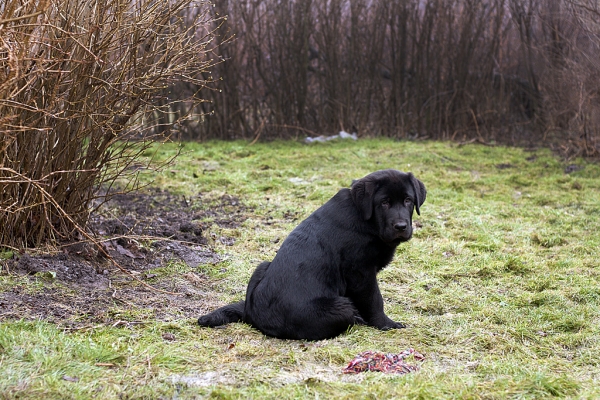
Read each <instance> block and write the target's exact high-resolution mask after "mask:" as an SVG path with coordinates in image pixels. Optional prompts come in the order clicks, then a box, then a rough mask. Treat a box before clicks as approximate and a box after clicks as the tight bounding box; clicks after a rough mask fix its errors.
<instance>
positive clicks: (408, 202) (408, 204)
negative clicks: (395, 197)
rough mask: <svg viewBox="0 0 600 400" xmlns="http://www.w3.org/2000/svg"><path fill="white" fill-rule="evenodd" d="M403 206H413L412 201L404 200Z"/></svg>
mask: <svg viewBox="0 0 600 400" xmlns="http://www.w3.org/2000/svg"><path fill="white" fill-rule="evenodd" d="M404 204H405V205H406V206H411V205H412V204H413V201H412V199H410V198H408V197H407V198H406V199H404Z"/></svg>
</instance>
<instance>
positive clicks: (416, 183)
mask: <svg viewBox="0 0 600 400" xmlns="http://www.w3.org/2000/svg"><path fill="white" fill-rule="evenodd" d="M408 176H409V177H410V183H411V184H412V187H413V189H414V190H415V196H416V197H417V199H416V200H417V201H416V202H415V210H416V211H417V214H418V215H421V212H420V210H419V207H421V205H422V204H423V203H424V202H425V197H427V190H426V189H425V185H423V182H421V181H420V180H418V179H417V178H415V176H414V175H413V174H412V172H409V173H408Z"/></svg>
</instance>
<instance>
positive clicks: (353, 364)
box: [343, 349, 425, 374]
mask: <svg viewBox="0 0 600 400" xmlns="http://www.w3.org/2000/svg"><path fill="white" fill-rule="evenodd" d="M411 356H412V358H413V359H414V360H415V361H423V360H424V359H425V356H424V355H422V354H421V353H419V352H417V351H415V349H407V350H404V351H403V352H402V353H399V354H392V353H382V352H379V351H364V352H362V353H360V354H359V355H357V356H356V357H354V359H353V360H352V361H350V362H349V363H348V366H347V367H346V368H344V370H343V372H344V373H345V374H358V373H360V372H366V371H375V372H385V373H390V374H407V373H409V372H413V371H417V370H418V369H419V365H415V364H407V363H406V362H405V359H406V358H408V357H411Z"/></svg>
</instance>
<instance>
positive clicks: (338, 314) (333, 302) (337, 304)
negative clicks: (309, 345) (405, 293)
mask: <svg viewBox="0 0 600 400" xmlns="http://www.w3.org/2000/svg"><path fill="white" fill-rule="evenodd" d="M298 311H300V312H297V313H292V314H291V315H289V316H287V318H286V320H287V323H288V325H287V326H285V328H284V332H282V336H283V337H285V338H288V339H307V340H321V339H329V338H333V337H335V336H338V335H339V334H341V333H343V332H344V331H346V330H347V329H348V328H349V327H350V326H352V325H354V324H361V323H364V321H363V320H362V318H361V317H360V315H359V314H358V311H357V310H356V308H355V307H354V305H353V304H352V302H351V301H350V299H348V298H347V297H333V298H329V297H321V298H317V299H314V300H313V301H312V302H311V303H310V304H309V305H307V307H304V308H303V309H301V310H298ZM274 336H279V335H274Z"/></svg>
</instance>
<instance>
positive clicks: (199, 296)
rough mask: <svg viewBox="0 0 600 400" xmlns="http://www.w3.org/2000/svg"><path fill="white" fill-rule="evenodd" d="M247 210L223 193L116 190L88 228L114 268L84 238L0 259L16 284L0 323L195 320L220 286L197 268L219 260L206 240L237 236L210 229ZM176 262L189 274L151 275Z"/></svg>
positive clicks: (237, 220) (231, 224) (2, 298)
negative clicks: (211, 233) (213, 196)
mask: <svg viewBox="0 0 600 400" xmlns="http://www.w3.org/2000/svg"><path fill="white" fill-rule="evenodd" d="M248 212H249V210H248V208H247V207H245V206H244V205H243V204H242V203H241V202H240V200H239V199H237V198H235V197H231V196H227V195H225V196H222V197H221V198H219V199H212V200H208V199H205V198H203V196H202V195H198V196H196V197H194V198H191V199H190V198H185V197H184V196H179V195H174V194H171V193H168V192H165V191H161V190H158V189H156V190H150V191H147V192H138V193H131V194H122V195H117V196H115V197H113V198H111V200H110V201H108V202H107V203H105V204H104V205H102V207H101V208H100V209H99V210H98V211H97V212H95V213H94V214H93V215H92V217H91V219H90V222H89V226H88V228H89V230H90V231H92V232H94V233H95V234H96V236H97V237H98V238H101V239H102V248H103V250H104V251H106V252H107V253H108V254H109V255H110V258H112V259H113V260H114V261H115V262H116V263H117V264H118V266H117V265H115V263H114V262H113V261H111V260H110V258H109V257H107V256H106V255H104V254H103V251H101V250H99V249H98V247H97V246H96V245H94V244H90V243H83V242H82V243H76V244H70V245H65V246H63V247H61V248H60V249H59V250H58V251H56V252H52V253H51V254H49V253H46V254H35V253H30V254H15V256H14V257H13V259H10V260H3V261H0V267H1V272H0V273H1V274H7V273H8V274H13V275H17V276H18V277H19V279H18V280H19V281H20V284H17V285H14V286H13V287H10V288H7V289H5V290H4V291H2V292H0V320H15V319H25V320H32V319H43V320H47V321H50V322H54V323H57V324H59V325H60V326H63V327H66V328H70V327H72V328H75V329H77V328H79V327H82V326H87V325H90V324H98V323H102V324H113V325H122V324H135V323H136V322H139V321H137V320H136V316H137V317H138V318H139V316H140V315H144V316H147V317H153V318H157V319H160V320H165V321H168V320H172V319H179V318H195V317H198V316H199V315H201V314H202V313H205V312H206V311H208V310H209V309H212V308H214V307H215V305H216V304H217V301H216V299H215V298H214V295H213V293H214V290H215V289H216V287H215V286H216V285H218V284H219V283H218V282H216V281H214V280H211V279H208V277H207V276H206V275H205V274H203V273H202V270H203V267H206V265H207V264H216V263H218V262H220V261H221V258H220V256H219V255H218V254H217V253H215V252H214V251H213V250H212V249H211V247H210V245H209V244H208V243H210V242H214V241H215V240H218V241H220V242H221V243H223V244H225V245H230V244H233V243H234V241H235V239H234V238H230V237H212V238H209V237H207V235H208V234H209V233H208V232H207V227H208V226H209V224H217V225H218V226H220V227H225V228H235V227H237V226H239V225H240V224H241V223H242V222H243V221H244V220H245V219H246V218H247V215H248ZM209 239H210V240H209ZM173 260H180V261H183V262H185V263H186V264H187V265H188V266H189V267H191V271H188V272H186V273H182V274H159V273H153V272H152V271H153V270H154V269H156V268H159V267H162V266H166V265H167V264H168V263H171V262H172V261H173ZM134 277H135V278H137V279H138V280H139V281H141V282H143V283H146V284H148V285H150V286H152V287H153V288H156V289H158V290H162V291H166V292H169V293H165V292H161V291H158V290H153V289H152V288H151V287H149V286H146V285H144V284H143V283H141V282H139V281H136V280H135V279H134ZM140 313H142V314H140Z"/></svg>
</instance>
